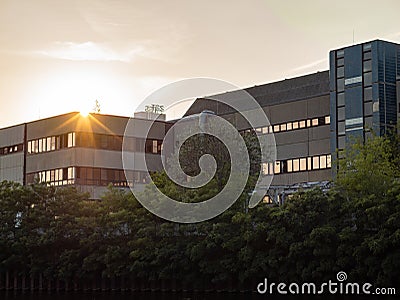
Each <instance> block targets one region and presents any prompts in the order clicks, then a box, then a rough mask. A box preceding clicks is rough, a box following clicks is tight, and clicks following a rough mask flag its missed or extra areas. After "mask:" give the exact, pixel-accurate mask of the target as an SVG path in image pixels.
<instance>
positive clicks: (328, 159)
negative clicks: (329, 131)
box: [326, 154, 332, 168]
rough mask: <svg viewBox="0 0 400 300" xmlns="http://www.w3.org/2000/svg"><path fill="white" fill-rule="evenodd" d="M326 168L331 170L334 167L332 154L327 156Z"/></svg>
mask: <svg viewBox="0 0 400 300" xmlns="http://www.w3.org/2000/svg"><path fill="white" fill-rule="evenodd" d="M326 167H327V168H331V167H332V161H331V155H330V154H328V155H327V156H326Z"/></svg>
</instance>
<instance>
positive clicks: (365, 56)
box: [363, 51, 372, 60]
mask: <svg viewBox="0 0 400 300" xmlns="http://www.w3.org/2000/svg"><path fill="white" fill-rule="evenodd" d="M371 58H372V54H371V51H368V52H364V54H363V59H364V60H367V59H371Z"/></svg>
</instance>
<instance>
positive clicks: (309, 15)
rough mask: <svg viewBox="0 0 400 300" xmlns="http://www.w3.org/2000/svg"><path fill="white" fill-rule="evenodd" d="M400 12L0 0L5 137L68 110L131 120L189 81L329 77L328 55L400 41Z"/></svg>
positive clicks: (290, 5) (343, 5)
mask: <svg viewBox="0 0 400 300" xmlns="http://www.w3.org/2000/svg"><path fill="white" fill-rule="evenodd" d="M399 12H400V1H398V0H381V1H370V0H364V1H348V0H347V1H343V0H340V1H333V0H331V1H326V0H320V1H309V0H302V1H296V0H292V1H279V0H276V1H268V0H264V1H261V0H250V1H232V0H230V1H227V0H219V1H215V0H214V1H210V0H203V1H187V0H186V1H184V0H170V1H136V0H133V1H101V0H79V1H78V0H77V1H54V0H42V1H16V0H10V1H8V0H0V103H1V110H0V111H1V117H0V127H4V126H9V125H14V124H17V123H23V122H27V121H31V120H35V119H38V118H43V117H49V116H53V115H56V114H62V113H67V112H70V111H80V110H88V109H91V108H92V107H93V106H94V103H95V100H96V99H98V101H99V102H100V105H101V112H102V113H106V114H116V115H125V116H131V115H132V113H133V111H134V110H135V108H136V106H137V105H138V104H139V103H140V102H141V101H142V100H143V99H144V97H145V96H146V95H148V94H149V93H151V92H152V91H154V90H156V89H158V88H160V87H162V86H163V85H165V84H167V83H170V82H174V81H176V80H179V79H183V78H191V77H211V78H217V79H222V80H226V81H228V82H231V83H233V84H235V85H237V86H240V87H247V86H252V85H255V84H263V83H267V82H272V81H276V80H280V79H284V78H290V77H294V76H297V75H301V74H308V73H312V72H315V71H318V70H326V69H327V68H328V52H329V50H330V49H334V48H339V47H342V46H346V45H351V44H352V43H353V30H354V40H355V43H359V42H364V41H366V40H370V39H375V38H380V39H385V40H389V41H393V42H400V17H399Z"/></svg>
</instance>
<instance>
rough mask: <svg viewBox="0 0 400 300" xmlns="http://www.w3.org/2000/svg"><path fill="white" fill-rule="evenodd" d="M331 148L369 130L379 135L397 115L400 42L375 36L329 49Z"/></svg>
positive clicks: (399, 105) (392, 124) (390, 126)
mask: <svg viewBox="0 0 400 300" xmlns="http://www.w3.org/2000/svg"><path fill="white" fill-rule="evenodd" d="M329 60H330V95H331V98H330V105H331V121H332V123H331V151H332V153H335V152H336V149H339V152H341V151H342V150H343V149H345V148H346V144H348V143H349V142H351V141H352V140H353V139H354V138H361V139H365V138H366V137H368V135H370V134H371V130H373V131H374V133H375V134H377V135H383V134H385V133H387V132H388V131H389V130H394V129H395V127H396V124H397V120H398V118H399V117H400V115H399V113H400V97H399V96H400V90H399V87H400V45H398V44H394V43H390V42H385V41H381V40H375V41H371V42H367V43H363V44H359V45H353V46H349V47H345V48H341V49H338V50H332V51H331V52H330V53H329Z"/></svg>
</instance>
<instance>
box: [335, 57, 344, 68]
mask: <svg viewBox="0 0 400 300" xmlns="http://www.w3.org/2000/svg"><path fill="white" fill-rule="evenodd" d="M336 65H337V66H338V67H340V66H343V65H344V58H339V59H338V60H337V61H336Z"/></svg>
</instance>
